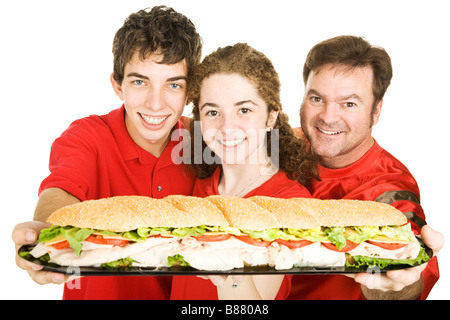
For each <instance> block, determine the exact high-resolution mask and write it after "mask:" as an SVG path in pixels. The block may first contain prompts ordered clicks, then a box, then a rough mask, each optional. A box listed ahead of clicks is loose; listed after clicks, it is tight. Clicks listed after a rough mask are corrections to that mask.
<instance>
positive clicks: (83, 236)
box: [31, 195, 427, 270]
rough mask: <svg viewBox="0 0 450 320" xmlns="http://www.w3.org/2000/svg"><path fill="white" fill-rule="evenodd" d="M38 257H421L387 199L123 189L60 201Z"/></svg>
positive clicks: (274, 262)
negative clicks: (153, 194) (162, 194)
mask: <svg viewBox="0 0 450 320" xmlns="http://www.w3.org/2000/svg"><path fill="white" fill-rule="evenodd" d="M48 222H49V223H51V224H52V227H51V228H48V229H44V230H42V232H41V234H40V237H39V241H40V242H39V244H38V245H37V246H36V247H35V248H34V249H33V250H32V251H31V254H32V255H33V256H34V257H44V259H46V260H47V261H50V262H52V263H56V264H59V265H63V266H101V267H105V268H117V267H129V266H138V267H169V266H172V265H182V266H191V267H193V268H195V269H199V270H230V269H234V268H243V267H245V266H258V265H269V266H272V267H274V268H275V269H291V268H293V267H302V266H344V265H346V264H347V265H348V266H356V267H360V266H367V265H378V266H380V267H386V266H389V265H392V264H406V265H415V264H418V263H421V262H423V261H426V259H427V257H426V254H425V255H423V253H424V251H423V250H422V249H421V247H420V244H419V243H418V242H417V240H416V238H415V236H414V234H413V233H412V231H411V228H410V225H409V223H407V219H406V218H405V216H404V215H403V213H402V212H400V211H399V210H397V209H395V208H393V207H391V206H389V205H385V204H380V203H376V202H370V201H358V200H318V199H305V198H291V199H279V198H272V197H264V196H255V197H250V198H246V199H244V198H238V197H231V196H209V197H206V198H198V197H191V196H181V195H174V196H168V197H166V198H163V199H153V198H149V197H144V196H118V197H111V198H106V199H100V200H90V201H84V202H81V203H78V204H75V205H71V206H67V207H64V208H61V209H59V210H57V211H55V212H54V213H52V214H51V216H50V217H49V218H48Z"/></svg>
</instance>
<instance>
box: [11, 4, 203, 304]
mask: <svg viewBox="0 0 450 320" xmlns="http://www.w3.org/2000/svg"><path fill="white" fill-rule="evenodd" d="M201 49H202V40H201V38H200V36H199V34H198V33H197V31H196V29H195V26H194V25H193V24H192V22H191V21H190V20H189V19H188V18H186V17H185V16H184V15H182V14H180V13H178V12H176V11H174V10H173V9H171V8H167V7H165V6H158V7H154V8H152V9H151V10H148V9H147V10H141V11H139V12H136V13H133V14H131V15H130V16H129V17H128V18H127V19H126V20H125V22H124V25H123V26H122V27H121V28H120V29H119V30H118V31H117V33H116V35H115V38H114V43H113V54H114V71H113V73H112V75H111V83H112V86H113V89H114V92H115V93H116V94H117V96H118V97H119V98H120V99H121V100H122V101H123V106H122V107H121V108H119V109H116V110H113V111H111V112H110V113H109V114H107V115H102V116H90V117H88V118H84V119H80V120H77V121H75V122H73V123H72V124H71V125H70V127H69V128H68V129H67V130H66V131H65V132H64V133H63V134H62V135H61V136H60V137H59V138H58V139H56V140H55V142H54V143H53V145H52V150H51V154H50V171H51V173H50V175H49V176H48V177H47V178H46V179H45V180H44V181H43V182H42V183H41V186H40V189H39V194H40V196H39V201H38V204H37V207H36V211H35V215H34V220H35V221H34V222H28V223H23V224H20V225H18V226H16V228H15V230H14V232H13V239H14V241H15V243H16V247H18V246H21V245H23V244H26V243H33V242H34V241H35V240H36V236H37V235H38V234H39V231H40V229H42V228H43V227H45V226H46V225H45V224H44V223H42V222H43V221H45V220H46V218H47V217H48V216H49V215H50V213H51V212H52V211H54V210H56V209H58V208H60V207H62V206H64V205H69V204H73V203H76V202H79V201H84V200H90V199H99V198H104V197H111V196H119V195H145V196H151V197H154V198H162V197H164V196H167V195H170V194H182V195H190V194H191V193H192V188H193V182H194V174H193V172H190V169H189V167H188V166H187V165H183V164H181V165H179V164H175V163H174V162H173V160H172V150H173V148H174V147H175V146H176V145H177V144H178V143H179V140H180V139H181V137H177V136H175V134H172V132H174V131H175V130H176V129H180V128H184V119H183V118H181V115H182V112H183V109H184V106H185V105H186V102H187V99H186V83H187V79H188V76H189V73H190V72H191V70H192V69H193V67H194V66H195V65H196V64H198V63H199V62H200V59H201ZM16 261H17V264H18V265H19V267H21V268H23V269H25V270H27V271H28V272H29V274H30V276H31V277H32V278H33V280H35V281H36V282H38V283H52V282H53V283H54V282H56V283H62V282H64V281H66V279H65V278H64V277H62V275H61V274H56V273H50V272H44V271H41V268H40V267H39V266H37V265H34V264H31V263H28V262H26V261H24V260H23V259H20V258H17V257H16ZM171 280H172V279H171V277H82V278H81V279H76V280H75V281H80V282H79V283H78V284H77V285H74V284H72V285H70V284H71V283H70V282H69V283H68V284H69V285H68V284H66V286H65V290H64V296H63V297H64V299H168V298H169V296H170V287H171ZM71 288H72V289H71Z"/></svg>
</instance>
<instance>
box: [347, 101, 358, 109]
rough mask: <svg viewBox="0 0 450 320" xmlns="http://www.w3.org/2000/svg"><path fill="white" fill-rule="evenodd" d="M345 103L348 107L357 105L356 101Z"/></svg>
mask: <svg viewBox="0 0 450 320" xmlns="http://www.w3.org/2000/svg"><path fill="white" fill-rule="evenodd" d="M344 105H345V106H346V107H347V108H355V107H356V103H354V102H346V103H345V104H344Z"/></svg>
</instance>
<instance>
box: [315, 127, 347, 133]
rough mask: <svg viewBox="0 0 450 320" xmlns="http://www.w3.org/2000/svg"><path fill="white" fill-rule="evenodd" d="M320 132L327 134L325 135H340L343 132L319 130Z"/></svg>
mask: <svg viewBox="0 0 450 320" xmlns="http://www.w3.org/2000/svg"><path fill="white" fill-rule="evenodd" d="M317 129H318V130H319V131H320V132H322V133H325V134H338V133H341V132H342V131H326V130H323V129H320V128H317Z"/></svg>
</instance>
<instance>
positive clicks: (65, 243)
mask: <svg viewBox="0 0 450 320" xmlns="http://www.w3.org/2000/svg"><path fill="white" fill-rule="evenodd" d="M68 246H70V244H69V241H67V240H64V241H61V242H57V243H54V244H52V247H53V248H55V249H57V250H61V249H65V248H67V247H68Z"/></svg>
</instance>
